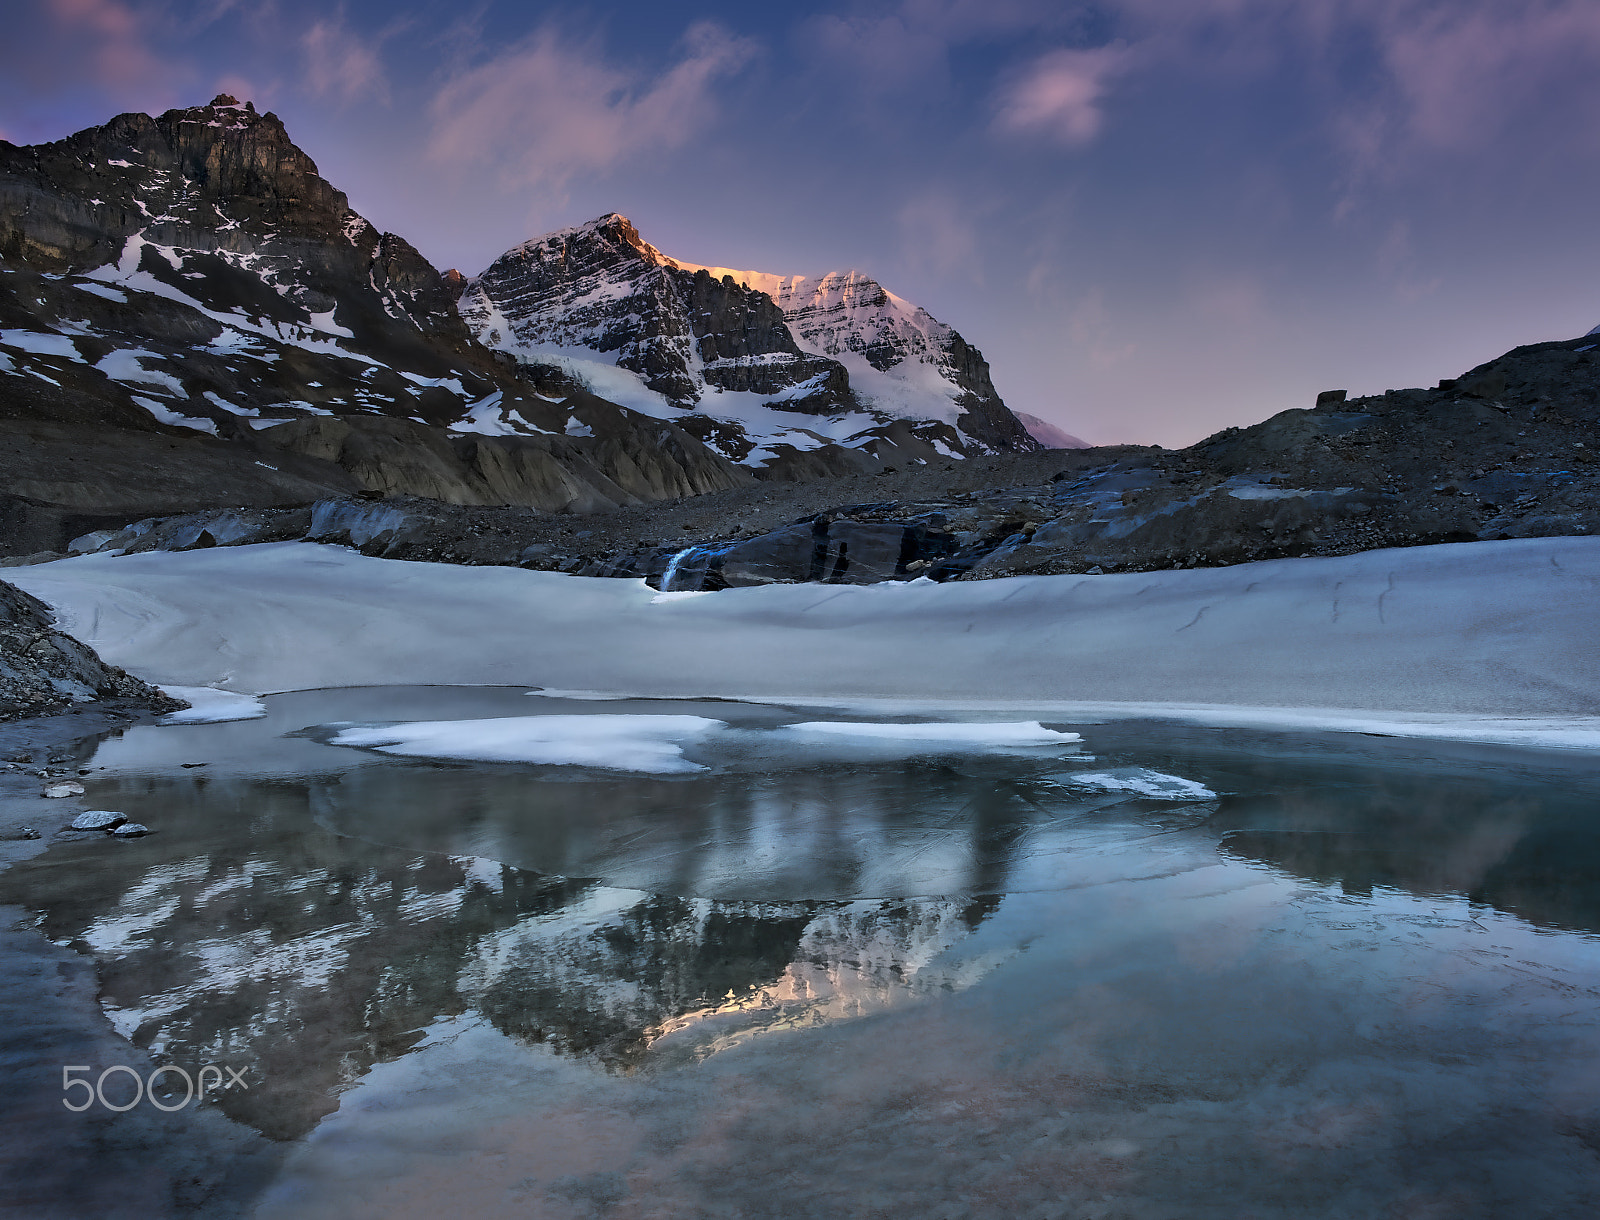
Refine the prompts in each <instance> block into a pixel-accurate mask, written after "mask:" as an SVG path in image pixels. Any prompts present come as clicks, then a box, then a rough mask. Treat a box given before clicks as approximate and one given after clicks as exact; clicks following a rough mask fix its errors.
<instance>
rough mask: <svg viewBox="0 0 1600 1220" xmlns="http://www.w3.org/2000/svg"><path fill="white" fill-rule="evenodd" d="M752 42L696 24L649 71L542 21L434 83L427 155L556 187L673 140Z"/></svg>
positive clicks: (696, 128) (704, 115)
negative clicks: (610, 57)
mask: <svg viewBox="0 0 1600 1220" xmlns="http://www.w3.org/2000/svg"><path fill="white" fill-rule="evenodd" d="M754 49H755V48H754V44H753V43H752V42H750V41H749V40H747V39H743V38H737V37H734V36H732V35H730V34H729V33H727V32H726V31H725V30H723V29H722V28H721V27H720V26H717V25H714V24H712V23H709V22H701V23H698V24H696V25H694V26H691V27H690V28H689V30H688V32H687V33H686V34H685V35H684V38H683V40H682V43H681V44H680V46H679V47H678V48H677V49H676V52H675V57H674V58H673V59H672V60H671V61H670V62H669V63H668V64H667V65H666V66H664V67H663V68H662V69H661V70H660V71H659V72H657V73H655V74H647V73H630V72H629V71H627V70H625V69H623V68H621V67H618V66H616V65H613V64H611V63H608V62H607V61H606V60H605V59H604V58H603V56H602V55H601V53H600V51H599V49H598V48H597V47H596V46H595V45H594V44H593V43H592V42H590V43H583V42H576V41H574V40H571V39H568V38H565V37H563V36H562V34H561V33H559V32H558V31H557V30H555V29H554V28H552V27H548V26H547V27H545V28H543V29H541V30H539V31H537V32H536V33H534V34H533V35H532V36H531V37H530V38H528V39H526V40H525V41H523V42H521V43H519V44H517V45H516V46H514V47H511V48H510V49H508V50H506V51H504V52H503V53H501V54H499V55H496V56H494V57H493V58H491V59H489V60H487V61H484V62H482V63H479V64H478V65H477V66H475V67H472V68H468V69H464V70H462V71H460V72H458V73H457V74H456V75H455V76H454V77H453V78H452V79H450V80H449V81H448V82H447V83H446V84H445V85H444V86H443V88H441V89H440V90H439V92H438V93H437V95H436V96H435V97H434V99H433V103H432V119H433V125H432V135H431V138H430V140H429V143H428V152H429V155H430V156H431V157H432V158H433V159H434V160H435V161H437V162H440V163H444V164H452V165H458V166H461V165H483V164H489V165H494V166H497V167H498V168H499V169H500V171H501V172H502V173H503V175H504V176H505V177H506V178H507V179H508V180H510V181H511V182H514V183H518V184H521V185H526V186H537V187H541V188H544V189H546V190H559V189H560V188H561V187H562V185H563V184H564V183H566V182H567V181H568V180H569V179H570V178H571V177H572V176H573V175H575V174H579V173H583V172H587V171H596V170H604V169H608V168H610V167H612V166H614V165H617V164H618V163H619V162H622V161H624V160H626V159H627V158H629V157H632V156H636V155H639V154H642V153H645V152H647V151H650V150H658V149H674V148H680V147H682V146H683V145H684V144H685V143H687V142H688V141H689V140H690V139H691V138H692V137H693V136H695V135H696V134H697V133H698V132H700V131H702V130H703V129H704V128H705V127H706V126H707V124H708V123H710V122H711V120H712V119H713V117H714V116H715V114H716V111H717V105H716V100H715V97H714V86H715V85H716V83H717V82H718V81H719V80H720V79H721V78H724V77H727V76H729V75H731V74H732V73H734V72H736V71H738V70H739V68H740V67H742V66H743V65H744V64H745V63H746V62H747V61H748V60H749V59H750V57H751V55H752V54H753V53H754Z"/></svg>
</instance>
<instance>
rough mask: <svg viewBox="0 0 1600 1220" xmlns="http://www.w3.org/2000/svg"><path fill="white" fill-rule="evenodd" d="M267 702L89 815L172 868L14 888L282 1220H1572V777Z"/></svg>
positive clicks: (81, 845)
mask: <svg viewBox="0 0 1600 1220" xmlns="http://www.w3.org/2000/svg"><path fill="white" fill-rule="evenodd" d="M266 704H267V709H268V714H267V716H266V717H265V718H264V719H258V720H252V721H242V722H237V723H231V724H213V725H183V726H171V727H149V728H137V729H133V730H131V731H129V732H127V733H126V734H124V735H122V736H121V737H119V738H114V739H110V740H107V741H105V742H104V743H102V744H101V745H100V746H99V748H98V751H97V753H96V754H95V755H94V757H93V759H92V761H91V762H90V763H89V765H90V766H92V767H94V768H97V769H96V770H94V771H93V772H92V774H91V775H90V776H89V777H87V778H86V781H85V782H86V785H87V787H88V792H87V793H86V794H85V797H84V807H85V808H104V809H113V810H117V811H119V812H122V813H125V814H126V815H127V816H128V817H130V818H131V819H133V820H135V821H138V822H142V823H145V824H146V825H148V826H150V827H151V828H152V829H153V830H154V831H155V832H156V833H154V834H152V835H150V836H149V837H147V838H144V839H137V840H132V841H127V842H116V841H111V840H109V839H107V838H105V837H103V836H98V835H97V836H94V837H85V838H81V839H63V841H60V842H58V843H55V844H54V845H52V846H51V847H50V849H49V850H47V851H46V852H44V853H43V854H42V855H40V856H38V857H36V858H35V859H33V860H32V861H29V862H27V863H25V864H22V865H19V866H16V867H14V868H13V869H12V870H11V871H9V872H8V873H6V874H4V875H0V902H8V903H16V904H20V905H22V906H24V907H26V908H28V909H30V910H32V911H34V912H36V913H37V914H38V919H39V926H40V927H41V929H42V930H43V931H44V933H45V934H46V935H47V936H49V937H50V938H52V939H53V940H55V941H57V942H58V943H60V944H63V945H69V946H72V947H73V948H76V949H77V950H79V951H80V952H81V953H83V954H86V955H89V956H91V957H92V959H93V961H94V965H95V969H96V971H97V973H98V978H99V986H100V996H101V1004H102V1006H103V1008H104V1009H105V1012H106V1014H107V1015H108V1016H109V1018H110V1020H111V1022H112V1023H113V1024H114V1026H115V1027H116V1029H117V1030H118V1031H119V1032H120V1033H121V1034H123V1035H124V1036H125V1037H127V1038H128V1039H130V1040H131V1041H132V1042H133V1043H134V1044H136V1045H137V1046H138V1047H140V1048H144V1050H146V1051H148V1052H150V1053H151V1054H152V1055H154V1056H155V1058H156V1060H157V1061H158V1062H162V1063H170V1064H174V1065H179V1066H190V1067H198V1066H199V1065H201V1064H205V1063H217V1064H226V1065H229V1066H230V1067H232V1068H233V1069H235V1070H236V1071H238V1072H240V1073H243V1074H245V1075H246V1076H247V1078H248V1079H249V1080H250V1082H251V1087H250V1088H248V1089H231V1090H217V1091H215V1092H214V1096H213V1098H212V1099H211V1100H210V1101H209V1102H208V1103H207V1104H208V1105H212V1106H215V1107H217V1108H218V1109H220V1110H221V1111H222V1112H223V1113H225V1114H227V1115H228V1116H230V1117H231V1118H233V1119H234V1120H236V1121H238V1122H239V1123H242V1124H247V1125H248V1126H249V1127H252V1128H254V1129H255V1130H257V1131H260V1132H262V1133H264V1134H265V1135H267V1136H270V1137H271V1138H272V1139H274V1140H278V1141H284V1142H285V1147H286V1148H287V1154H286V1155H285V1157H284V1159H283V1162H282V1167H281V1170H280V1171H279V1172H278V1173H277V1175H276V1178H275V1180H274V1181H273V1182H272V1183H271V1185H270V1187H269V1188H268V1189H267V1191H266V1193H265V1194H264V1195H263V1196H261V1198H260V1199H259V1201H258V1203H257V1206H258V1208H259V1214H260V1215H261V1216H263V1217H274V1218H275V1217H299V1216H330V1217H333V1216H338V1217H341V1218H342V1220H347V1218H350V1217H358V1216H419V1217H422V1216H437V1215H446V1214H449V1215H460V1216H478V1215H485V1216H487V1215H495V1216H499V1215H530V1216H548V1217H588V1216H602V1215H604V1216H615V1217H644V1216H665V1217H680V1216H681V1217H691V1216H693V1217H698V1216H730V1217H769V1216H770V1217H797V1216H818V1217H822V1216H826V1217H837V1216H857V1215H859V1216H893V1217H900V1216H904V1217H929V1216H933V1217H940V1216H950V1217H957V1216H972V1217H978V1216H1004V1217H1013V1216H1025V1217H1028V1216H1038V1217H1045V1216H1072V1217H1080V1216H1083V1217H1090V1216H1095V1217H1099V1216H1104V1217H1112V1216H1127V1217H1140V1218H1143V1217H1151V1218H1155V1217H1186V1218H1187V1217H1212V1216H1215V1217H1219V1218H1221V1217H1227V1218H1229V1220H1233V1218H1235V1217H1243V1216H1255V1217H1283V1218H1285V1220H1288V1218H1290V1217H1293V1218H1296V1220H1301V1218H1305V1217H1361V1218H1365V1217H1378V1216H1396V1217H1401V1216H1403V1217H1434V1216H1437V1217H1452V1218H1457V1217H1480V1216H1481V1217H1501V1216H1504V1217H1518V1218H1522V1217H1544V1216H1549V1217H1557V1216H1560V1217H1566V1216H1572V1217H1578V1216H1592V1215H1594V1214H1596V1213H1597V1212H1600V940H1597V935H1600V780H1597V778H1596V774H1595V768H1594V767H1593V765H1592V761H1591V760H1588V759H1573V758H1564V757H1562V756H1560V755H1555V754H1534V753H1518V752H1514V751H1510V750H1506V749H1491V748H1487V747H1467V746H1438V745H1421V744H1418V743H1414V742H1405V741H1399V740H1394V739H1379V738H1370V737H1363V736H1338V737H1329V736H1315V735H1292V734H1265V733H1249V732H1243V731H1230V730H1204V729H1195V728H1186V727H1182V726H1177V725H1171V724H1158V723H1152V722H1144V723H1105V724H1060V723H1056V722H1053V721H1051V720H1048V719H1046V720H1044V722H1043V723H1042V724H1038V723H1028V722H1026V721H1025V720H1024V717H1025V716H1026V715H1027V713H1026V712H1022V713H1019V714H1018V715H1017V716H1016V717H1013V718H1011V719H1012V720H1014V721H1023V723H1022V724H1020V725H1018V724H1015V723H1012V724H1009V725H1006V726H996V725H989V726H987V727H977V726H952V725H945V726H943V727H938V726H930V725H928V724H919V725H915V726H911V727H906V726H901V727H899V728H887V729H886V728H881V727H880V728H872V727H865V728H864V727H862V726H860V725H859V724H857V723H856V722H859V721H863V720H866V719H868V718H867V717H862V716H856V715H852V714H850V713H848V712H845V711H835V712H830V713H824V712H819V711H818V710H817V709H815V708H808V709H805V710H804V711H796V710H793V709H785V708H781V707H770V706H758V705H752V704H739V703H728V702H707V701H702V702H687V701H681V702H680V701H655V702H644V701H616V702H603V703H602V702H581V701H574V700H567V699H559V698H551V697H544V696H541V697H532V698H530V697H529V696H528V695H527V694H526V693H525V692H524V691H523V690H521V689H517V690H492V689H490V690H485V689H455V688H414V689H398V690H397V689H384V690H342V691H321V692H303V693H299V694H292V695H282V696H276V697H272V698H270V699H268V700H267V701H266ZM878 719H880V720H881V719H885V718H882V717H879V718H878ZM906 719H908V720H909V719H913V718H911V717H907V718H906ZM466 722H483V723H480V724H468V723H466ZM796 726H804V727H796ZM841 726H843V727H841ZM852 726H853V727H852ZM1074 734H1078V735H1081V741H1080V740H1075V739H1074ZM473 756H476V757H477V758H478V759H481V758H491V759H502V760H504V759H507V758H513V759H517V760H518V761H477V760H474V757H473ZM186 764H189V765H186ZM193 764H201V765H193ZM67 1117H69V1118H70V1117H71V1116H67Z"/></svg>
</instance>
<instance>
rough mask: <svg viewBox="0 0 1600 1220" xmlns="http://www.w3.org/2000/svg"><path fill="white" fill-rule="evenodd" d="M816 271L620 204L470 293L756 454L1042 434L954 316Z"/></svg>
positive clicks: (516, 253)
mask: <svg viewBox="0 0 1600 1220" xmlns="http://www.w3.org/2000/svg"><path fill="white" fill-rule="evenodd" d="M806 278H807V277H778V276H774V275H770V274H767V273H760V272H737V273H735V272H732V271H729V270H728V269H726V268H720V267H706V266H703V265H700V264H696V263H691V262H688V261H686V260H680V259H675V258H671V257H669V256H668V255H666V254H664V253H663V252H662V251H661V250H660V249H658V248H657V247H656V246H654V245H652V244H651V243H650V242H648V241H647V240H645V239H644V238H643V237H642V236H641V235H640V234H639V232H638V230H637V228H636V227H635V226H634V225H633V224H632V222H631V221H629V220H628V218H627V217H625V216H622V215H621V214H620V213H616V212H610V213H606V214H605V215H603V216H600V217H597V218H595V219H593V220H591V221H588V222H586V223H584V224H581V225H575V226H569V227H567V228H564V229H558V230H555V231H553V232H551V233H547V234H544V235H542V236H540V237H536V238H533V239H530V240H529V241H526V242H523V243H521V244H519V245H517V246H514V247H512V248H511V249H510V250H508V251H506V252H505V253H504V254H502V255H501V256H500V257H499V258H497V259H495V260H494V262H492V263H491V264H490V265H489V267H488V268H486V269H485V270H484V271H483V272H482V273H480V274H479V275H476V276H473V277H472V278H470V279H469V280H468V281H467V283H466V288H465V291H464V293H463V295H462V297H461V300H460V301H459V302H458V307H459V308H460V310H461V313H462V315H463V317H465V318H466V319H467V321H468V323H469V325H470V326H471V327H472V329H473V331H474V333H475V335H476V336H477V337H478V338H479V340H480V341H482V342H483V343H484V344H485V345H486V346H489V347H493V348H496V349H498V350H502V351H506V352H508V353H512V354H514V355H516V357H517V358H518V359H523V360H527V361H530V362H537V361H540V360H554V361H556V362H557V363H558V365H559V367H562V368H563V369H565V370H566V371H567V372H568V373H569V374H570V375H573V376H577V377H579V378H580V379H584V378H588V379H590V380H591V383H593V384H594V388H595V389H596V390H599V389H600V385H601V384H604V385H605V386H606V388H607V391H608V392H609V393H611V394H613V396H614V395H615V394H617V393H622V394H631V395H632V398H631V400H630V401H629V405H630V406H634V407H636V408H637V409H641V410H645V411H647V412H650V413H655V414H660V415H661V416H662V417H664V418H675V419H677V418H678V414H677V413H678V412H680V411H697V412H698V413H700V414H701V416H702V417H703V419H702V421H700V427H701V434H702V435H705V436H706V438H707V439H708V440H709V442H710V443H711V444H712V445H713V446H714V447H718V448H719V449H720V450H721V451H722V452H723V453H724V454H726V455H727V456H729V457H732V458H734V459H735V460H738V461H741V462H744V463H745V464H747V465H754V464H756V463H757V462H759V461H765V462H766V463H767V466H768V468H769V469H771V468H773V467H779V466H782V465H784V464H786V463H787V464H791V465H796V464H798V463H799V461H800V460H801V457H800V455H802V454H806V453H812V454H813V455H815V451H818V450H825V451H830V453H829V456H830V457H833V458H835V460H838V459H839V458H840V457H844V458H846V459H848V458H850V457H855V456H857V455H858V454H859V453H860V452H865V453H869V454H871V455H873V456H875V457H881V456H882V454H883V451H884V450H885V449H888V448H893V449H898V450H904V449H905V448H907V447H908V446H909V447H910V448H911V454H910V456H912V457H914V458H915V459H916V460H924V461H926V460H930V459H932V458H936V457H942V456H966V455H967V454H969V453H989V452H1005V451H1016V452H1028V451H1032V450H1034V449H1036V448H1039V447H1040V446H1039V443H1038V442H1037V441H1036V440H1034V439H1033V437H1032V436H1031V435H1030V434H1029V433H1028V431H1027V430H1026V428H1025V427H1024V426H1023V425H1022V424H1021V422H1020V421H1019V420H1018V419H1017V418H1016V416H1015V415H1014V414H1013V413H1012V412H1011V411H1010V410H1009V409H1008V408H1007V407H1006V406H1005V404H1004V402H1003V401H1002V400H1001V399H1000V396H999V394H998V393H997V392H996V391H995V389H994V385H993V382H992V381H991V379H990V376H989V370H988V365H987V363H986V362H985V361H984V360H983V357H982V353H981V352H979V351H977V349H975V348H972V347H971V346H970V345H969V344H967V343H966V341H965V340H964V339H962V337H961V336H960V335H959V334H957V333H956V332H955V331H954V330H953V329H952V328H950V327H948V326H945V325H944V324H943V323H940V322H938V321H937V320H936V319H934V318H933V317H932V316H931V315H929V314H928V313H927V311H926V310H923V309H921V308H920V307H917V306H914V305H911V304H910V303H909V302H906V301H904V300H902V299H901V298H899V297H896V296H894V295H893V294H892V293H889V292H888V291H887V290H886V289H884V288H883V287H882V286H881V285H880V284H878V282H877V281H876V280H873V279H872V278H871V277H869V276H867V275H865V274H864V273H862V272H859V271H851V272H834V273H828V274H827V275H825V276H823V277H818V287H817V288H816V289H815V290H813V291H812V293H811V296H810V297H809V298H806V299H801V297H800V296H799V295H798V293H797V292H796V291H795V286H796V285H798V284H800V283H802V282H804V281H805V280H806ZM752 281H754V282H752ZM784 285H788V287H784ZM768 288H772V289H775V290H776V291H777V292H778V294H779V297H781V298H782V299H779V297H774V295H773V293H772V292H770V291H767V289H768ZM596 365H606V366H609V367H610V368H613V369H616V370H620V373H619V374H618V375H613V374H611V373H607V372H605V371H604V370H603V369H600V368H596V367H592V366H596ZM626 374H632V375H634V376H636V377H637V384H636V385H630V384H628V383H627V380H626V376H625V375H626ZM741 394H749V395H754V396H756V398H754V399H745V398H738V397H733V396H737V395H741ZM763 410H764V411H765V412H766V414H763V413H762V412H763ZM796 416H802V417H803V416H812V417H814V419H812V420H807V419H804V418H794V417H796ZM679 422H683V421H682V420H681V419H680V420H679ZM841 450H844V451H850V450H854V451H857V454H849V453H846V454H841V453H840V451H841ZM845 466H846V468H853V464H852V463H851V462H850V461H849V460H846V461H845Z"/></svg>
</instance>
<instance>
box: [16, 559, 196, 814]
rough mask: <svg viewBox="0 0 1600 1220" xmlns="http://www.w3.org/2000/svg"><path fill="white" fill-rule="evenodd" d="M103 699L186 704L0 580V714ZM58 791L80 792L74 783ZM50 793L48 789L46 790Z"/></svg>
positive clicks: (154, 707)
mask: <svg viewBox="0 0 1600 1220" xmlns="http://www.w3.org/2000/svg"><path fill="white" fill-rule="evenodd" d="M99 699H122V700H131V701H133V702H135V703H137V704H139V705H141V706H143V707H146V708H149V709H150V710H151V711H160V712H171V711H176V710H178V709H179V708H181V707H184V706H186V705H185V704H183V703H181V702H180V701H178V700H176V699H172V698H169V697H168V696H166V695H164V694H162V693H161V692H160V691H158V690H156V689H155V688H154V687H152V686H148V685H146V684H145V683H143V682H141V681H140V680H139V679H137V678H134V677H131V676H130V675H128V674H126V673H124V672H123V671H122V670H120V669H117V668H115V667H114V666H110V665H107V664H105V662H103V661H101V660H100V658H99V657H97V656H96V655H95V654H94V651H93V650H92V649H90V648H89V647H87V646H86V645H84V644H81V643H79V642H78V641H77V640H75V639H73V638H72V637H71V636H69V635H66V634H64V633H63V632H60V631H57V630H56V629H55V627H54V625H53V618H52V615H51V613H50V609H49V607H48V606H46V605H45V604H44V603H43V602H41V601H39V600H38V599H37V598H34V597H30V596H29V595H28V594H26V593H24V592H23V591H22V590H20V589H18V588H16V587H15V586H14V585H9V584H5V583H4V582H0V720H11V719H16V718H18V717H22V716H40V715H45V714H49V713H53V712H60V711H63V710H65V709H67V708H69V707H74V706H81V705H83V704H86V703H90V702H92V701H94V700H99ZM51 788H64V789H66V791H64V792H62V793H60V795H64V796H65V795H76V793H79V792H82V791H83V786H82V785H81V784H76V783H67V784H56V785H51ZM47 795H48V792H47Z"/></svg>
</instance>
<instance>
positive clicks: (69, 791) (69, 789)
mask: <svg viewBox="0 0 1600 1220" xmlns="http://www.w3.org/2000/svg"><path fill="white" fill-rule="evenodd" d="M39 795H40V796H48V797H52V798H54V799H58V800H59V799H61V798H62V797H68V796H82V795H83V785H82V784H80V783H78V782H77V781H75V780H73V781H67V782H63V783H59V784H47V785H45V788H44V790H43V791H42V792H40V793H39Z"/></svg>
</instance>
